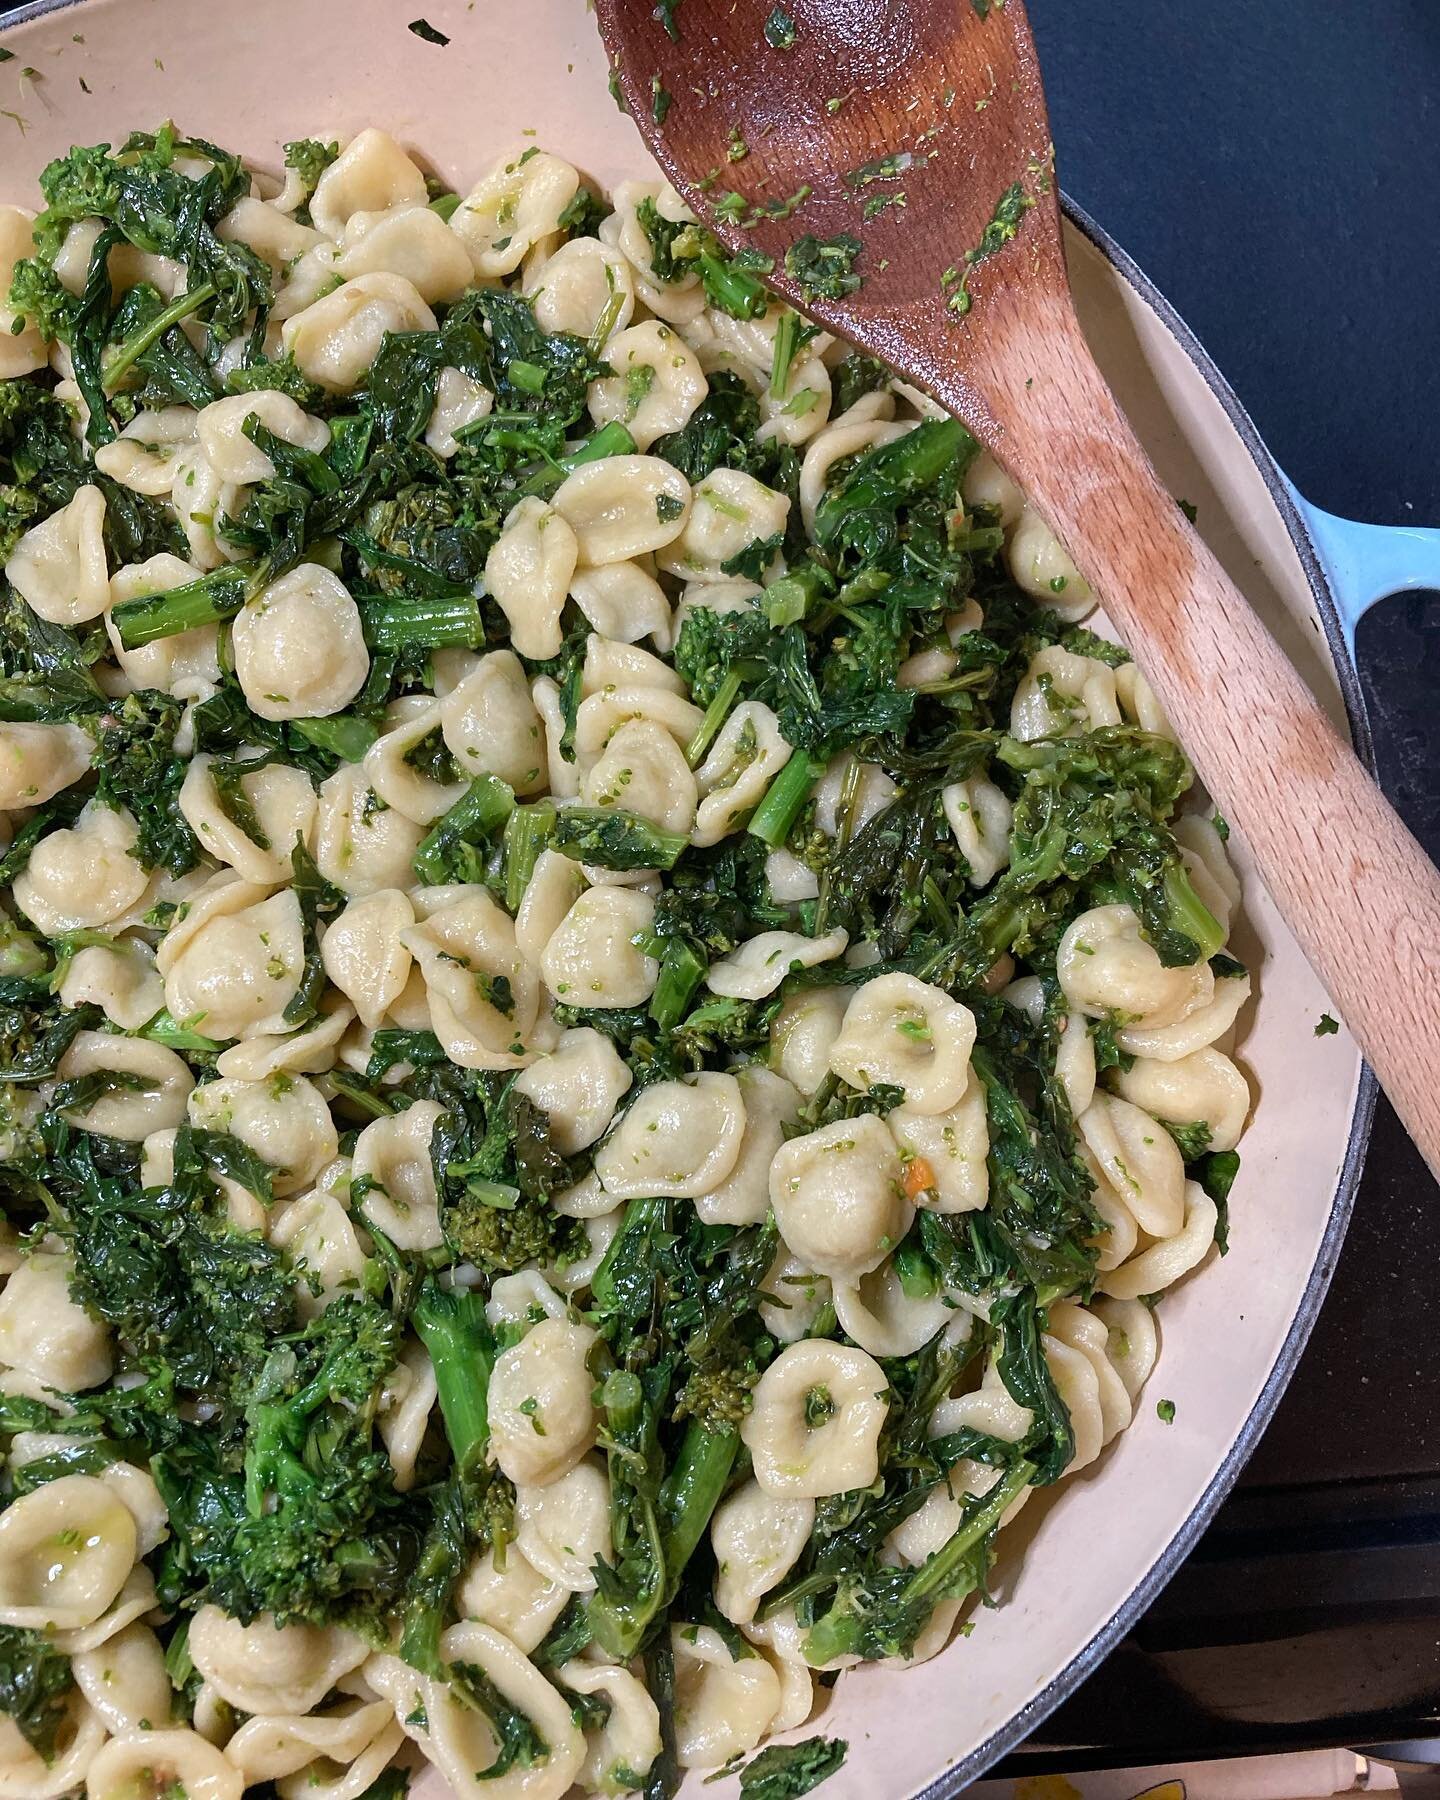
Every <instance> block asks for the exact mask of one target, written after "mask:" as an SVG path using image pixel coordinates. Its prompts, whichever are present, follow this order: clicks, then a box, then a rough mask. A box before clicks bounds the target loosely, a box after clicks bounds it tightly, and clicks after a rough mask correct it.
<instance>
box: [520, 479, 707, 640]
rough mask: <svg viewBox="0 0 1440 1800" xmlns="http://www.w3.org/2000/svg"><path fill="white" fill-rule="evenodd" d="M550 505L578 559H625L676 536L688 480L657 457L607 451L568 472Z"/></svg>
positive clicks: (686, 511) (686, 509)
mask: <svg viewBox="0 0 1440 1800" xmlns="http://www.w3.org/2000/svg"><path fill="white" fill-rule="evenodd" d="M554 506H555V510H556V512H557V513H559V514H560V516H561V517H562V518H563V519H565V520H566V522H567V523H568V524H569V526H570V528H571V530H572V531H573V532H574V535H575V542H576V546H577V548H578V551H579V558H580V561H581V562H582V563H585V564H594V563H612V562H626V561H628V560H629V559H630V558H632V557H636V556H644V555H645V554H646V552H647V551H651V550H661V549H663V548H664V547H665V545H666V544H669V543H672V542H673V541H674V540H675V539H676V538H677V537H679V536H680V533H681V532H682V531H683V530H684V529H685V523H686V520H687V519H688V518H689V516H690V483H689V482H688V481H687V480H686V479H685V477H684V476H683V475H682V474H681V473H680V471H679V470H678V469H677V468H675V467H674V466H673V465H672V464H670V463H668V462H665V461H664V460H663V459H662V458H660V457H658V456H606V457H602V458H601V459H600V461H599V462H592V463H586V464H584V465H583V466H582V467H581V468H578V469H576V470H575V472H574V474H573V475H567V476H566V477H565V480H564V481H563V482H562V483H561V485H560V487H559V489H558V490H557V491H556V494H555V500H554ZM521 648H522V653H523V647H521ZM548 654H551V655H553V654H554V652H553V651H552V652H549V653H548Z"/></svg>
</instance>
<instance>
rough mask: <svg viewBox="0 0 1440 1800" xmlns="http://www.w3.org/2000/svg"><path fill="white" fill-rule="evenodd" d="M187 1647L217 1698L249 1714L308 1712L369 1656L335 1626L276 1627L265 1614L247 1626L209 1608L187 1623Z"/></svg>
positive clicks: (351, 1635) (361, 1643)
mask: <svg viewBox="0 0 1440 1800" xmlns="http://www.w3.org/2000/svg"><path fill="white" fill-rule="evenodd" d="M187 1644H188V1647H189V1650H190V1657H191V1660H192V1661H193V1662H194V1664H195V1667H196V1668H197V1669H198V1670H199V1671H200V1673H201V1674H202V1675H203V1676H204V1677H205V1679H206V1681H208V1682H209V1683H210V1685H211V1687H213V1688H214V1689H215V1691H216V1693H217V1694H219V1695H220V1697H221V1699H222V1700H226V1701H228V1702H229V1703H230V1705H231V1706H234V1707H237V1708H238V1709H239V1710H240V1711H241V1712H248V1713H307V1712H309V1711H311V1709H312V1708H314V1707H316V1706H318V1705H319V1704H320V1702H321V1701H322V1700H323V1699H324V1698H325V1696H326V1694H327V1693H328V1692H329V1691H330V1689H331V1688H332V1687H334V1685H335V1683H336V1682H337V1681H338V1680H339V1679H340V1677H341V1676H342V1675H348V1674H349V1673H350V1671H351V1670H352V1669H358V1668H359V1666H360V1664H361V1663H362V1662H364V1660H365V1658H366V1656H367V1655H368V1654H369V1651H368V1646H367V1645H366V1644H365V1642H364V1640H363V1639H361V1638H359V1637H357V1636H356V1635H355V1634H354V1633H353V1632H350V1631H342V1630H340V1629H338V1628H337V1627H333V1626H320V1625H305V1624H292V1625H284V1626H277V1625H276V1623H275V1621H274V1619H273V1618H271V1616H270V1615H269V1614H268V1613H261V1614H260V1615H259V1617H258V1618H256V1619H254V1620H253V1621H252V1622H251V1623H250V1624H248V1625H245V1624H242V1623H241V1622H240V1620H239V1619H232V1618H230V1617H229V1616H228V1615H227V1614H225V1613H223V1612H222V1611H221V1610H220V1608H219V1607H218V1606H208V1605H207V1606H202V1607H201V1608H200V1610H199V1611H198V1612H197V1613H196V1614H195V1616H194V1617H193V1618H192V1619H191V1621H190V1633H189V1637H188V1639H187Z"/></svg>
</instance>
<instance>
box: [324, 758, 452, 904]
mask: <svg viewBox="0 0 1440 1800" xmlns="http://www.w3.org/2000/svg"><path fill="white" fill-rule="evenodd" d="M376 747H377V748H378V746H376ZM401 766H402V767H403V766H404V765H403V762H402V764H401ZM408 773H410V774H414V771H413V770H411V771H408ZM425 785H426V786H427V787H433V786H434V784H433V783H426V784H425ZM440 791H441V792H442V793H443V792H444V790H443V789H442V790H440ZM441 810H442V811H443V810H444V809H443V808H442V809H441ZM423 835H424V831H423V825H422V824H420V823H417V822H416V821H415V820H414V819H412V818H410V817H409V815H408V814H407V813H405V812H404V811H402V810H401V809H400V808H398V807H395V806H391V805H389V804H388V803H386V802H384V801H382V800H381V798H380V796H379V795H378V794H377V793H376V791H375V789H374V788H373V787H372V786H371V784H370V780H369V777H368V774H367V772H366V770H365V769H363V768H356V767H353V766H351V767H347V768H341V769H337V770H336V771H335V773H334V774H333V775H332V776H330V778H329V779H328V780H327V781H324V782H322V783H321V785H320V797H319V801H318V804H317V808H316V814H315V864H316V867H317V868H318V869H319V870H320V873H321V874H322V875H323V876H324V877H325V879H326V880H327V881H333V882H334V883H335V885H336V887H338V888H340V889H342V890H343V891H344V892H345V893H347V894H356V895H359V894H371V893H374V892H376V891H377V890H378V889H381V888H400V887H405V886H407V885H408V884H409V882H410V880H411V872H410V863H411V858H412V857H413V856H414V854H415V852H416V850H417V849H419V847H420V839H421V838H422V837H423Z"/></svg>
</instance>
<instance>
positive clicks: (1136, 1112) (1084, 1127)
mask: <svg viewBox="0 0 1440 1800" xmlns="http://www.w3.org/2000/svg"><path fill="white" fill-rule="evenodd" d="M1079 1126H1080V1131H1081V1135H1082V1136H1083V1137H1084V1139H1085V1142H1086V1144H1087V1145H1088V1146H1089V1148H1090V1150H1091V1153H1092V1154H1093V1155H1094V1157H1095V1160H1096V1162H1098V1163H1099V1165H1100V1167H1101V1168H1102V1169H1103V1170H1104V1172H1105V1179H1106V1180H1107V1181H1108V1182H1109V1183H1110V1185H1111V1187H1112V1188H1114V1190H1115V1192H1116V1193H1117V1194H1118V1195H1119V1197H1120V1199H1121V1200H1122V1202H1123V1203H1124V1205H1125V1206H1126V1207H1127V1208H1128V1209H1129V1211H1130V1212H1131V1213H1132V1214H1133V1215H1134V1218H1135V1222H1136V1223H1137V1224H1138V1225H1139V1227H1140V1229H1141V1230H1142V1231H1148V1232H1149V1234H1150V1236H1151V1237H1157V1238H1166V1237H1173V1236H1174V1234H1175V1233H1176V1232H1177V1231H1179V1229H1180V1225H1181V1220H1182V1219H1183V1217H1184V1206H1185V1200H1184V1187H1185V1166H1184V1163H1183V1162H1182V1161H1181V1158H1180V1151H1179V1149H1178V1148H1177V1146H1176V1143H1175V1140H1174V1138H1172V1137H1171V1135H1170V1133H1169V1132H1168V1131H1167V1130H1166V1129H1165V1127H1164V1126H1163V1125H1157V1124H1156V1122H1155V1120H1154V1119H1152V1118H1151V1117H1150V1115H1149V1113H1146V1112H1142V1111H1141V1110H1140V1108H1139V1107H1138V1106H1132V1105H1131V1104H1130V1102H1129V1101H1128V1100H1119V1099H1117V1098H1116V1097H1115V1096H1114V1095H1113V1094H1098V1093H1097V1094H1096V1096H1095V1098H1094V1099H1093V1100H1092V1101H1091V1102H1090V1104H1089V1106H1088V1107H1087V1108H1086V1109H1085V1111H1084V1112H1083V1113H1082V1114H1081V1115H1080V1119H1079Z"/></svg>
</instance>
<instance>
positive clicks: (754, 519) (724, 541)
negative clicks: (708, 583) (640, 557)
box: [660, 467, 790, 581]
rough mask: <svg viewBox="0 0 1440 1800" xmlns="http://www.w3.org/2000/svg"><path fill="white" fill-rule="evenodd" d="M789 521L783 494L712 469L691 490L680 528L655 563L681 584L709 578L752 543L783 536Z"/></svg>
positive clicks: (732, 473) (738, 471)
mask: <svg viewBox="0 0 1440 1800" xmlns="http://www.w3.org/2000/svg"><path fill="white" fill-rule="evenodd" d="M789 516H790V497H789V495H788V494H780V493H777V492H776V491H775V489H774V488H768V487H766V486H765V484H764V482H762V481H757V480H756V479H755V477H754V476H753V475H747V474H746V473H745V471H744V470H743V469H729V468H724V467H722V468H718V469H715V470H713V471H712V472H711V473H710V474H709V475H707V476H706V477H705V479H704V480H703V481H702V482H701V483H700V484H699V486H698V487H696V489H695V491H694V496H693V502H692V505H691V507H690V512H689V516H688V517H687V518H686V521H685V528H684V530H683V531H681V532H680V533H679V534H678V535H677V537H676V538H675V540H674V542H673V543H672V544H671V545H670V547H669V548H668V549H667V550H666V551H665V553H664V554H663V555H662V556H661V557H660V566H661V567H662V568H663V569H667V570H669V572H670V573H671V574H672V575H680V576H683V577H684V578H685V579H687V580H692V581H693V580H704V579H705V578H707V577H711V578H713V577H715V576H717V575H720V574H722V573H723V568H722V565H723V564H724V563H726V562H728V561H729V560H730V558H731V557H734V556H738V555H739V554H740V553H741V551H743V550H746V549H748V548H749V547H750V545H751V544H753V543H755V542H756V540H757V539H767V538H772V537H775V536H777V535H778V534H781V533H783V532H784V530H785V521H786V520H787V519H788V518H789Z"/></svg>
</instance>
